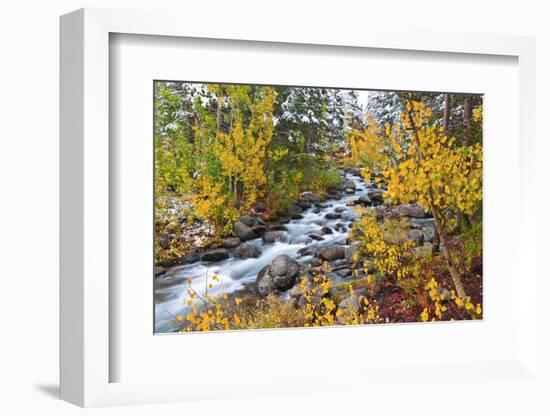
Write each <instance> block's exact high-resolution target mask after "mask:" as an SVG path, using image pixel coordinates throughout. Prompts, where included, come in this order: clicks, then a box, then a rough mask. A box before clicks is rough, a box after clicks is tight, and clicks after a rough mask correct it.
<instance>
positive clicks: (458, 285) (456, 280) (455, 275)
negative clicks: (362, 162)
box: [407, 110, 466, 299]
mask: <svg viewBox="0 0 550 416" xmlns="http://www.w3.org/2000/svg"><path fill="white" fill-rule="evenodd" d="M407 116H408V117H409V121H410V122H411V126H412V130H413V135H414V139H415V144H416V148H417V149H418V150H417V153H418V159H419V160H424V155H423V154H422V151H421V149H420V139H419V138H418V128H417V127H416V125H415V124H414V120H413V117H412V114H411V112H410V111H409V110H407ZM432 193H433V191H431V190H430V199H431V200H432V201H433V195H431V194H432ZM430 211H431V212H432V216H433V218H434V222H435V229H436V232H437V233H438V234H439V240H440V241H441V254H442V255H443V257H444V259H445V263H446V264H447V269H448V270H449V273H450V274H451V279H452V280H453V284H454V286H455V289H456V293H457V295H458V297H459V298H461V299H464V298H465V297H466V292H465V290H464V285H463V284H462V279H461V278H460V273H459V272H458V270H457V268H456V267H455V266H454V265H453V262H452V259H451V255H450V253H449V245H448V242H449V240H448V239H447V234H446V233H445V230H444V229H443V226H442V224H441V215H440V212H439V210H438V209H437V208H436V207H435V205H434V203H433V202H430Z"/></svg>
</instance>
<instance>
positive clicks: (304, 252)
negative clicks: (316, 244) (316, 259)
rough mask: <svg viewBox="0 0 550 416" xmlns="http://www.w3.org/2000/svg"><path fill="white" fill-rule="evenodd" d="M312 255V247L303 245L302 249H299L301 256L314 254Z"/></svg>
mask: <svg viewBox="0 0 550 416" xmlns="http://www.w3.org/2000/svg"><path fill="white" fill-rule="evenodd" d="M312 255H313V248H312V247H302V248H301V249H300V250H298V256H299V257H304V256H312Z"/></svg>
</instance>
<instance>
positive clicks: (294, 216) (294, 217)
mask: <svg viewBox="0 0 550 416" xmlns="http://www.w3.org/2000/svg"><path fill="white" fill-rule="evenodd" d="M290 217H291V218H292V219H293V220H301V219H303V218H304V216H303V215H302V214H292V215H291V216H290Z"/></svg>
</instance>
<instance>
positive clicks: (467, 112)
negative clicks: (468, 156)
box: [462, 95, 473, 146]
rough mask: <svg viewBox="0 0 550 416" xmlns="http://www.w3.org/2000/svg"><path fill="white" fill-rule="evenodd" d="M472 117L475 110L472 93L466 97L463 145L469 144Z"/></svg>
mask: <svg viewBox="0 0 550 416" xmlns="http://www.w3.org/2000/svg"><path fill="white" fill-rule="evenodd" d="M472 118H473V111H472V97H471V96H470V95H467V96H465V97H464V119H463V123H464V136H463V138H462V146H468V144H469V143H468V133H469V131H470V127H471V126H472Z"/></svg>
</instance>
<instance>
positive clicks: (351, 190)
mask: <svg viewBox="0 0 550 416" xmlns="http://www.w3.org/2000/svg"><path fill="white" fill-rule="evenodd" d="M354 193H355V191H354V190H353V189H351V188H346V194H350V195H351V194H354Z"/></svg>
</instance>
